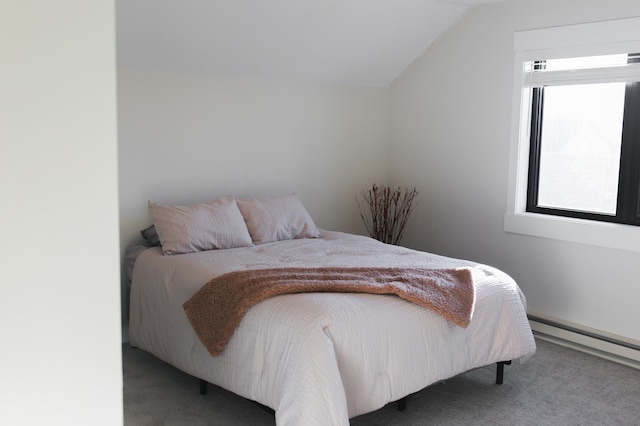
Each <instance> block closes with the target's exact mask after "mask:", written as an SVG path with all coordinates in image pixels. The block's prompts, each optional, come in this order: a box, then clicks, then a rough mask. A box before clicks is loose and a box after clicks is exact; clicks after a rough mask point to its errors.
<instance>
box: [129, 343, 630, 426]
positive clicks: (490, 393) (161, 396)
mask: <svg viewBox="0 0 640 426" xmlns="http://www.w3.org/2000/svg"><path fill="white" fill-rule="evenodd" d="M537 342H538V351H537V353H536V354H535V355H534V356H533V357H532V358H531V359H530V360H529V361H528V362H527V363H525V364H515V363H514V364H513V365H511V366H506V367H505V382H504V384H503V385H501V386H497V385H495V384H494V382H495V366H489V367H484V368H480V369H477V370H474V371H471V372H467V373H464V374H461V375H459V376H456V377H454V378H451V379H449V380H446V381H444V382H440V383H436V384H434V385H432V386H430V387H428V388H426V389H423V390H422V391H420V392H418V393H416V394H413V395H411V396H409V398H408V405H407V409H406V410H405V411H398V409H397V404H396V403H391V404H389V405H387V406H386V407H383V408H381V409H380V410H377V411H375V412H373V413H368V414H364V415H362V416H358V417H356V418H354V419H351V424H352V425H354V426H364V425H381V426H382V425H385V426H387V425H455V426H464V425H523V426H524V425H527V426H528V425H536V426H537V425H553V426H557V425H629V426H632V425H640V370H637V369H634V368H632V367H627V366H624V365H620V364H617V363H614V362H610V361H607V360H604V359H601V358H597V357H594V356H591V355H588V354H585V353H582V352H578V351H575V350H572V349H569V348H565V347H562V346H559V345H556V344H553V343H549V342H545V341H540V340H538V341H537ZM122 352H123V369H124V424H125V425H130V426H133V425H136V426H137V425H274V424H275V420H274V416H273V415H272V414H271V413H269V412H267V411H266V410H265V409H264V408H263V407H261V406H259V405H258V404H256V403H254V402H251V401H248V400H246V399H243V398H240V397H238V396H236V395H234V394H232V393H230V392H227V391H225V390H223V389H221V388H219V387H216V386H212V385H209V393H208V394H207V395H206V396H202V395H200V394H199V393H198V381H197V380H196V379H194V378H193V377H190V376H188V375H186V374H184V373H182V372H181V371H178V370H176V369H175V368H173V367H171V366H169V365H167V364H165V363H164V362H162V361H159V360H158V359H156V358H155V357H153V356H152V355H150V354H148V353H146V352H143V351H141V350H138V349H132V348H131V347H130V346H129V345H127V344H125V345H123V347H122Z"/></svg>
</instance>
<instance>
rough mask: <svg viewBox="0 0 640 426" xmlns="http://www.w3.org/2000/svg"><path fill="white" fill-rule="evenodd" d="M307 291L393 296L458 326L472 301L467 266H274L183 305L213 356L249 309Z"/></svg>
mask: <svg viewBox="0 0 640 426" xmlns="http://www.w3.org/2000/svg"><path fill="white" fill-rule="evenodd" d="M313 292H332V293H373V294H395V295H396V296H399V297H401V298H402V299H405V300H408V301H410V302H413V303H416V304H418V305H420V306H424V307H426V308H429V309H431V310H433V311H435V312H436V313H438V314H440V315H442V316H443V317H445V318H446V319H448V320H451V321H452V322H453V323H455V324H457V325H459V326H461V327H464V328H466V327H467V325H469V322H470V321H471V316H472V314H473V308H474V303H475V287H474V285H473V279H472V276H471V269H470V268H458V269H424V268H276V269H257V270H244V271H236V272H230V273H227V274H224V275H221V276H219V277H216V278H214V279H212V280H211V281H209V283H207V284H205V285H204V286H203V287H202V288H201V289H200V290H199V291H198V292H197V293H196V294H195V295H194V296H193V297H192V298H191V299H189V300H188V301H187V302H185V303H184V305H183V307H184V310H185V312H186V313H187V317H188V318H189V322H190V323H191V326H192V327H193V329H194V331H195V332H196V334H197V335H198V337H199V338H200V340H201V341H202V343H203V344H204V346H205V347H206V348H207V349H208V350H209V352H210V353H211V355H213V356H217V355H220V353H222V351H223V349H224V348H225V346H226V344H227V343H228V342H229V340H230V339H231V336H232V335H233V333H234V331H235V329H236V327H237V326H238V325H239V324H240V321H241V320H242V318H243V316H244V314H245V313H246V312H247V311H248V310H249V308H251V307H252V306H253V305H255V304H257V303H258V302H260V301H262V300H264V299H267V298H269V297H273V296H278V295H281V294H289V293H313Z"/></svg>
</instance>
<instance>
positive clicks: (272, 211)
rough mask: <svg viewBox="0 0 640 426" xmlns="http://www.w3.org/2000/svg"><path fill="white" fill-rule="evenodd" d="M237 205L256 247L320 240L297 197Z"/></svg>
mask: <svg viewBox="0 0 640 426" xmlns="http://www.w3.org/2000/svg"><path fill="white" fill-rule="evenodd" d="M237 203H238V207H239V208H240V212H241V213H242V216H243V217H244V221H245V222H246V224H247V229H249V234H250V235H251V239H252V240H253V243H254V244H262V243H270V242H273V241H281V240H294V239H298V238H317V237H319V236H320V231H318V228H316V225H315V224H314V223H313V220H312V219H311V216H309V213H308V212H307V210H306V209H305V208H304V206H303V205H302V203H301V202H300V200H299V199H298V197H297V196H296V194H289V195H285V196H282V197H276V198H252V199H246V200H237Z"/></svg>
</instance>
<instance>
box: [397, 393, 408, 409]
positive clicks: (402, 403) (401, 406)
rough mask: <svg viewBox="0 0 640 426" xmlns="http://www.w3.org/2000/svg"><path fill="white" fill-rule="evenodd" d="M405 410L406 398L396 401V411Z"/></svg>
mask: <svg viewBox="0 0 640 426" xmlns="http://www.w3.org/2000/svg"><path fill="white" fill-rule="evenodd" d="M406 409H407V397H406V396H405V397H404V398H401V399H399V400H398V411H404V410H406Z"/></svg>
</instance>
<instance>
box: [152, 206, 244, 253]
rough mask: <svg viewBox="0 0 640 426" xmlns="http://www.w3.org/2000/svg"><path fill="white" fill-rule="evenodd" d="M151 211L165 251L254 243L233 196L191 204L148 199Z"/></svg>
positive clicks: (188, 251)
mask: <svg viewBox="0 0 640 426" xmlns="http://www.w3.org/2000/svg"><path fill="white" fill-rule="evenodd" d="M149 214H150V215H151V217H152V219H153V224H154V226H155V228H156V231H157V233H158V237H159V238H160V242H161V243H162V253H163V254H167V255H173V254H181V253H191V252H196V251H204V250H213V249H226V248H233V247H247V246H251V245H253V243H252V242H251V236H250V235H249V231H248V230H247V226H246V225H245V223H244V219H243V217H242V214H241V213H240V210H239V209H238V205H237V204H236V200H235V198H234V197H233V196H227V197H223V198H219V199H217V200H214V201H211V202H208V203H200V204H193V205H189V206H163V205H160V204H156V203H154V202H152V201H149Z"/></svg>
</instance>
